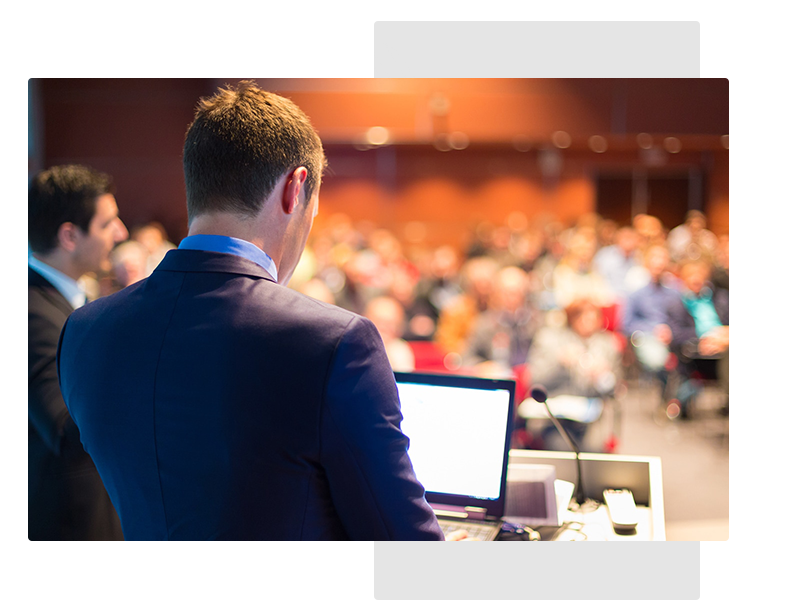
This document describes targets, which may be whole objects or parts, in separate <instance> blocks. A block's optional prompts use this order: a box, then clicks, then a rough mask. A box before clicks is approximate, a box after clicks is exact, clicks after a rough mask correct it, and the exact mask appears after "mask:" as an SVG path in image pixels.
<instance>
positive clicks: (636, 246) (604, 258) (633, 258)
mask: <svg viewBox="0 0 800 600" xmlns="http://www.w3.org/2000/svg"><path fill="white" fill-rule="evenodd" d="M641 245H642V238H641V235H640V234H639V232H638V231H636V229H635V228H633V227H621V228H619V229H617V230H616V232H615V234H614V242H613V243H612V244H610V245H608V246H605V247H603V248H600V249H599V250H598V251H597V253H596V254H595V256H594V269H595V270H596V271H597V273H599V274H600V276H601V277H602V278H603V279H605V281H606V282H607V283H608V285H609V287H610V288H611V290H612V292H613V293H614V295H615V297H616V298H615V302H616V303H617V304H619V305H620V306H624V304H625V301H626V300H627V298H628V296H630V294H631V292H633V291H635V290H637V289H639V288H640V287H642V286H643V285H647V280H648V276H647V271H646V270H645V269H644V268H643V267H642V257H641Z"/></svg>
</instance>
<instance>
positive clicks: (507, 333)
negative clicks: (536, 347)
mask: <svg viewBox="0 0 800 600" xmlns="http://www.w3.org/2000/svg"><path fill="white" fill-rule="evenodd" d="M538 326H539V314H538V310H537V309H536V308H535V305H534V303H533V302H532V301H531V298H530V279H529V277H528V274H527V273H525V271H523V270H522V269H520V268H518V267H505V268H503V269H501V270H500V271H499V272H498V273H497V276H496V279H495V282H494V285H493V293H492V301H491V304H490V306H489V309H488V310H486V311H485V312H483V313H482V314H481V315H479V316H478V318H477V320H476V322H475V327H474V329H473V331H472V334H471V336H470V338H469V343H468V347H467V356H466V357H465V361H464V362H465V364H466V365H467V366H472V367H475V366H477V367H478V370H479V372H486V373H487V374H488V373H490V372H491V373H495V372H496V373H498V374H502V373H509V372H510V370H511V369H513V368H514V367H516V366H518V365H522V364H525V362H526V360H527V358H528V352H529V351H530V347H531V342H532V341H533V336H534V334H535V332H536V329H537V328H538ZM486 363H488V364H486ZM487 369H488V371H486V370H487Z"/></svg>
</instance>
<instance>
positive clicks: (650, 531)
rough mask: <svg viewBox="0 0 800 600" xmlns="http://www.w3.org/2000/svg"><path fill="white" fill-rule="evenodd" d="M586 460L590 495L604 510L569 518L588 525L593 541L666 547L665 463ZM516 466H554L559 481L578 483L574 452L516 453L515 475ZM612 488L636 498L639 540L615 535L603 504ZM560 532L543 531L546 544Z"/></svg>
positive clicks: (592, 456) (512, 457)
mask: <svg viewBox="0 0 800 600" xmlns="http://www.w3.org/2000/svg"><path fill="white" fill-rule="evenodd" d="M580 460H581V473H582V475H583V488H584V493H585V495H586V497H587V498H592V499H594V500H596V501H598V502H600V503H601V504H600V506H599V507H598V508H597V509H596V510H595V511H591V512H580V513H578V512H572V511H570V512H569V513H567V518H568V519H569V520H571V521H572V520H574V521H575V522H577V523H580V524H582V525H583V527H582V528H581V530H582V532H583V534H584V535H585V538H586V539H587V540H590V541H593V540H608V541H642V540H649V541H666V539H667V538H666V527H665V523H664V490H663V483H662V481H663V478H662V472H661V459H660V458H658V457H655V456H625V455H618V454H596V453H583V452H582V453H581V454H580ZM515 464H540V465H552V466H553V467H555V469H556V478H558V479H563V480H565V481H569V482H571V483H576V482H577V481H578V474H577V464H576V461H575V454H574V453H572V452H551V451H545V450H517V449H512V450H511V452H510V454H509V469H511V468H513V466H514V465H515ZM607 488H615V489H618V488H627V489H629V490H630V491H631V493H632V494H633V498H634V501H635V503H636V507H637V512H638V513H639V525H638V526H637V528H636V533H635V534H634V535H619V534H617V533H616V532H614V530H613V527H612V526H611V521H610V519H609V518H608V511H607V510H606V507H605V505H603V504H602V501H603V490H605V489H607ZM556 529H559V528H556V527H552V528H540V529H539V531H540V533H541V534H542V536H543V539H548V537H547V535H548V534H550V535H552V534H553V533H555V530H556ZM558 539H562V538H561V537H558ZM567 539H571V538H567ZM573 539H574V538H573Z"/></svg>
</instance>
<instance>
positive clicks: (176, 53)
mask: <svg viewBox="0 0 800 600" xmlns="http://www.w3.org/2000/svg"><path fill="white" fill-rule="evenodd" d="M161 39H162V41H163V42H164V43H165V44H166V46H167V48H169V51H170V52H171V53H172V58H174V59H175V62H176V63H178V66H179V67H180V68H181V71H183V74H184V75H185V76H186V77H194V73H193V72H192V68H191V67H190V66H189V64H188V63H187V62H186V61H185V60H184V58H183V54H181V51H180V50H178V46H176V45H175V42H173V41H172V38H171V37H169V36H167V37H165V38H161Z"/></svg>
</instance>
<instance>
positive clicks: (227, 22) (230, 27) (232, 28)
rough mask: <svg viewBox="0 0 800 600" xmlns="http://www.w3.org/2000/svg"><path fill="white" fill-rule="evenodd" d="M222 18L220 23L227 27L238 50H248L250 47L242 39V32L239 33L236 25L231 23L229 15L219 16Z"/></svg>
mask: <svg viewBox="0 0 800 600" xmlns="http://www.w3.org/2000/svg"><path fill="white" fill-rule="evenodd" d="M220 16H221V17H222V22H223V23H225V25H227V26H228V31H230V32H231V34H232V35H233V37H234V39H235V40H236V41H237V43H238V44H239V48H241V49H242V50H250V45H249V44H248V43H247V40H246V39H244V36H243V35H242V32H241V31H239V28H238V27H237V26H236V23H234V22H233V19H231V16H230V15H227V14H226V15H220Z"/></svg>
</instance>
